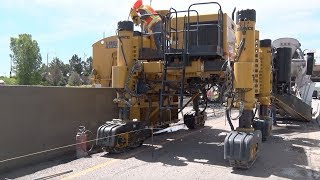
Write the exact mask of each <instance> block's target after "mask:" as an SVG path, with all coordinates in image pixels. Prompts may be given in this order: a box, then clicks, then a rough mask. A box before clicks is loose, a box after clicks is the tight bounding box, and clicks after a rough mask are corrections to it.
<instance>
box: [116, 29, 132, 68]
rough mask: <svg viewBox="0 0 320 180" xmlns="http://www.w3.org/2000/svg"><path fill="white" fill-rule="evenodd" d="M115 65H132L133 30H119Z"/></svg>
mask: <svg viewBox="0 0 320 180" xmlns="http://www.w3.org/2000/svg"><path fill="white" fill-rule="evenodd" d="M118 33H119V38H118V50H117V65H118V66H129V67H130V66H132V63H133V31H119V32H118Z"/></svg>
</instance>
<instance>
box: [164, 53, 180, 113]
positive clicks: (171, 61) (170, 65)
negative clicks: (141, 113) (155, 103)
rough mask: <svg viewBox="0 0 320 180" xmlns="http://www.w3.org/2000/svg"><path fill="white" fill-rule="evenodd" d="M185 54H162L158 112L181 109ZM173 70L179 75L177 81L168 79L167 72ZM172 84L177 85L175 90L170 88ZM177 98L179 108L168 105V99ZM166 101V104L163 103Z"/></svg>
mask: <svg viewBox="0 0 320 180" xmlns="http://www.w3.org/2000/svg"><path fill="white" fill-rule="evenodd" d="M185 59H186V53H185V52H173V53H171V52H170V53H164V66H163V74H162V83H161V87H162V88H161V92H160V110H168V109H181V108H182V107H183V95H184V84H185V82H184V81H185ZM170 70H175V71H176V72H179V74H181V78H180V79H178V80H170V79H168V71H170ZM172 84H175V85H177V87H178V88H177V89H175V88H174V87H172ZM174 96H178V97H179V106H178V107H177V106H174V105H171V104H170V97H174ZM166 100H167V102H168V103H165V101H166Z"/></svg>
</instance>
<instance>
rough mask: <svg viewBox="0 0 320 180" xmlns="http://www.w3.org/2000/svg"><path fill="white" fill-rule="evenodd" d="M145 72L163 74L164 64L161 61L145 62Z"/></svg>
mask: <svg viewBox="0 0 320 180" xmlns="http://www.w3.org/2000/svg"><path fill="white" fill-rule="evenodd" d="M143 70H144V72H145V73H161V72H162V63H161V62H160V61H152V62H144V63H143Z"/></svg>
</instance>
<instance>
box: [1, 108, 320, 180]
mask: <svg viewBox="0 0 320 180" xmlns="http://www.w3.org/2000/svg"><path fill="white" fill-rule="evenodd" d="M209 115H210V116H211V117H210V118H209V119H208V121H207V122H206V124H205V127H204V128H201V129H196V130H187V129H186V127H184V125H180V126H175V127H173V128H171V129H169V130H168V131H169V132H167V133H162V134H160V135H157V136H154V138H153V141H152V138H150V139H148V140H147V141H146V142H145V143H144V145H143V146H142V147H140V148H137V149H134V150H131V151H129V152H126V153H122V154H117V155H112V154H108V153H105V152H102V153H97V154H93V155H91V156H90V157H88V158H82V159H76V160H67V161H59V162H56V161H54V162H45V163H42V164H38V165H34V166H30V167H26V168H23V169H19V170H16V171H14V172H11V173H8V174H3V175H0V179H4V178H8V179H38V180H39V179H41V180H44V179H114V180H117V179H119V180H124V179H130V180H131V179H139V180H144V179H154V180H157V179H175V180H177V179H184V180H188V179H265V178H268V179H303V180H305V179H320V148H319V147H320V140H319V139H320V128H319V125H318V124H317V122H316V120H314V121H312V122H309V123H305V122H289V121H282V122H278V125H277V126H274V127H273V134H272V136H271V137H270V138H269V139H268V141H267V142H265V143H263V145H262V150H261V153H260V155H259V157H258V159H257V160H256V162H255V164H254V165H253V167H251V169H249V170H237V169H233V168H231V167H230V166H229V163H228V161H227V160H225V159H224V158H223V141H224V138H225V136H226V134H227V133H228V132H229V131H230V127H229V125H228V123H226V120H225V117H224V113H223V112H222V111H221V110H220V111H219V110H215V113H214V112H213V110H209ZM234 123H235V125H236V124H237V122H236V121H235V122H234ZM171 131H173V132H171Z"/></svg>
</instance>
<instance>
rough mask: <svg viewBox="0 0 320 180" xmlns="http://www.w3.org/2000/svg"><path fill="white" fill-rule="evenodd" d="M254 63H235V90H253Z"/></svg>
mask: <svg viewBox="0 0 320 180" xmlns="http://www.w3.org/2000/svg"><path fill="white" fill-rule="evenodd" d="M252 72H253V63H251V62H236V63H234V88H236V89H252V88H253V76H252Z"/></svg>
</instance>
